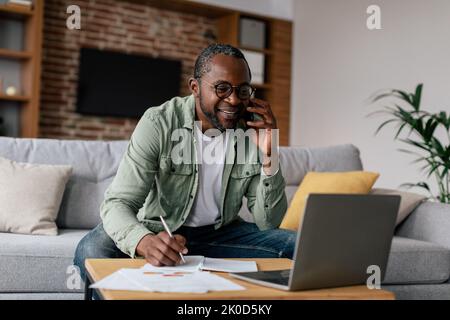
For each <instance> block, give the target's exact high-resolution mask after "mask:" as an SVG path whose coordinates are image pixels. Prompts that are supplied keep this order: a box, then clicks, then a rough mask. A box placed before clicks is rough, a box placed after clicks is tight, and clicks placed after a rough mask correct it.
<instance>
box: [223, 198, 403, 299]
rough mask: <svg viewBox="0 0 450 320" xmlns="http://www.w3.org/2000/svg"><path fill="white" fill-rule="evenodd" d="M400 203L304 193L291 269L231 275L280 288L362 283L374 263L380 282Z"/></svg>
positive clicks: (393, 199)
mask: <svg viewBox="0 0 450 320" xmlns="http://www.w3.org/2000/svg"><path fill="white" fill-rule="evenodd" d="M399 204H400V196H396V195H344V194H311V195H309V197H308V199H307V202H306V207H305V212H304V215H303V220H302V221H300V226H299V228H298V230H300V232H298V233H297V240H296V246H295V252H294V257H293V259H294V262H293V267H292V269H289V270H277V271H257V272H246V273H238V274H236V273H232V274H230V275H231V276H233V277H235V278H239V279H242V280H247V281H250V282H253V283H257V284H261V285H264V286H269V287H273V288H278V289H283V290H290V291H295V290H306V289H319V288H328V287H341V286H349V285H357V284H365V283H366V281H367V279H368V277H369V276H370V275H371V274H372V272H370V274H368V267H369V266H372V265H376V266H378V267H379V268H380V271H381V280H382V279H383V278H384V275H385V272H386V265H387V260H388V256H389V251H390V248H391V242H392V237H393V235H394V229H395V221H396V218H397V213H398V209H399Z"/></svg>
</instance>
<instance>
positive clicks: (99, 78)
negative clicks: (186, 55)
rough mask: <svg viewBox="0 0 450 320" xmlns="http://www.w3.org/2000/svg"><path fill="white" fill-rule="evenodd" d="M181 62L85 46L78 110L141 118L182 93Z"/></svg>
mask: <svg viewBox="0 0 450 320" xmlns="http://www.w3.org/2000/svg"><path fill="white" fill-rule="evenodd" d="M180 75H181V62H180V61H176V60H167V59H160V58H151V57H144V56H137V55H129V54H123V53H118V52H111V51H103V50H98V49H90V48H82V49H81V53H80V64H79V78H78V79H79V80H78V99H77V112H78V113H81V114H86V115H98V116H115V117H133V118H139V117H140V116H142V114H143V113H144V112H145V110H147V109H148V108H149V107H151V106H158V105H160V104H162V103H163V102H165V101H167V100H169V99H170V98H172V97H175V96H178V95H179V94H180Z"/></svg>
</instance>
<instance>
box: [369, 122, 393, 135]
mask: <svg viewBox="0 0 450 320" xmlns="http://www.w3.org/2000/svg"><path fill="white" fill-rule="evenodd" d="M395 121H398V120H397V119H389V120H386V121H385V122H383V123H382V124H381V125H380V126H379V127H378V129H377V130H376V131H375V135H377V134H378V132H380V130H381V129H382V128H383V127H384V126H385V125H387V124H388V123H391V122H395Z"/></svg>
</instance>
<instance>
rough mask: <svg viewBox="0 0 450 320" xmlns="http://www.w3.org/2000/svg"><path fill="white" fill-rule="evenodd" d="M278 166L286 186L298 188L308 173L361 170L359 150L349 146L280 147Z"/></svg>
mask: <svg viewBox="0 0 450 320" xmlns="http://www.w3.org/2000/svg"><path fill="white" fill-rule="evenodd" d="M280 165H281V170H282V173H283V176H284V179H285V181H286V185H288V186H298V185H299V184H300V182H302V180H303V178H304V177H305V175H306V174H307V173H308V172H309V171H318V172H323V171H330V172H340V171H360V170H363V166H362V162H361V159H360V157H359V150H358V148H356V147H355V146H354V145H351V144H344V145H337V146H330V147H321V148H305V147H280Z"/></svg>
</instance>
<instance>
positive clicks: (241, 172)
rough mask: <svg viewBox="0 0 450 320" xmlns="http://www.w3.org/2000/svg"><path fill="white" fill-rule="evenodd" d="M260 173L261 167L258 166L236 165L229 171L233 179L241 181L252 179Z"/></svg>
mask: <svg viewBox="0 0 450 320" xmlns="http://www.w3.org/2000/svg"><path fill="white" fill-rule="evenodd" d="M260 172H261V165H259V164H245V165H240V164H237V165H235V166H234V168H233V170H232V171H231V177H232V178H234V179H243V178H250V177H253V176H255V175H257V174H259V173H260Z"/></svg>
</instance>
